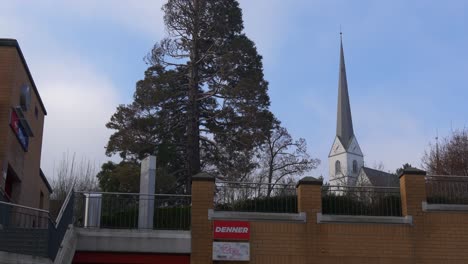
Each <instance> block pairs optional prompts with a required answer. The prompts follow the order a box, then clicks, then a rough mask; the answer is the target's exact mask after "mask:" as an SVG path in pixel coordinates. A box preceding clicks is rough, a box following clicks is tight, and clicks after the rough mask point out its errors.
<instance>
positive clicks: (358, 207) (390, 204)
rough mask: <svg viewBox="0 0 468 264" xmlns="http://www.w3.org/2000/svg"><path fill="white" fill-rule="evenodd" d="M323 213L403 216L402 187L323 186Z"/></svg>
mask: <svg viewBox="0 0 468 264" xmlns="http://www.w3.org/2000/svg"><path fill="white" fill-rule="evenodd" d="M322 213H323V214H329V215H366V216H401V215H402V213H401V198H400V188H398V187H396V188H394V187H357V186H354V187H351V186H322Z"/></svg>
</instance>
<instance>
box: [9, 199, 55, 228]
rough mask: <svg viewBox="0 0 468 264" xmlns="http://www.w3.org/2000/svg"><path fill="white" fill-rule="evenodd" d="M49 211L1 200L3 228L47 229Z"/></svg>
mask: <svg viewBox="0 0 468 264" xmlns="http://www.w3.org/2000/svg"><path fill="white" fill-rule="evenodd" d="M48 220H49V211H47V210H41V209H37V208H32V207H28V206H23V205H18V204H14V203H8V202H1V201H0V226H1V227H2V228H27V229H47V227H48Z"/></svg>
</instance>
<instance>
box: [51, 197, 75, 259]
mask: <svg viewBox="0 0 468 264" xmlns="http://www.w3.org/2000/svg"><path fill="white" fill-rule="evenodd" d="M74 204H75V193H74V192H73V188H72V189H71V190H70V191H69V193H68V194H67V197H66V198H65V201H64V202H63V205H62V207H61V209H60V212H59V215H58V217H57V221H54V220H53V218H52V217H51V216H50V215H49V239H48V242H49V243H48V254H49V257H50V258H51V259H52V260H55V257H56V256H57V252H58V250H59V248H60V244H61V243H62V240H63V238H64V237H65V233H66V232H67V229H68V226H69V225H70V224H72V223H73V206H74Z"/></svg>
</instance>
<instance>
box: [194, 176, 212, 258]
mask: <svg viewBox="0 0 468 264" xmlns="http://www.w3.org/2000/svg"><path fill="white" fill-rule="evenodd" d="M214 192H215V178H214V177H213V176H212V175H209V174H207V173H199V174H197V175H195V176H192V254H191V256H190V262H191V263H192V264H195V263H200V264H206V263H212V247H213V238H212V233H213V231H212V225H211V221H209V220H208V210H209V209H213V208H214Z"/></svg>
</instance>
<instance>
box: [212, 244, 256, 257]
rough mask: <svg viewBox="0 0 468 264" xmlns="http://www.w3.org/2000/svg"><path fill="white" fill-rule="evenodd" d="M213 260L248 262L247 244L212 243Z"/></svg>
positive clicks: (248, 251)
mask: <svg viewBox="0 0 468 264" xmlns="http://www.w3.org/2000/svg"><path fill="white" fill-rule="evenodd" d="M213 260H230V261H249V260H250V244H249V243H248V242H213Z"/></svg>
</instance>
